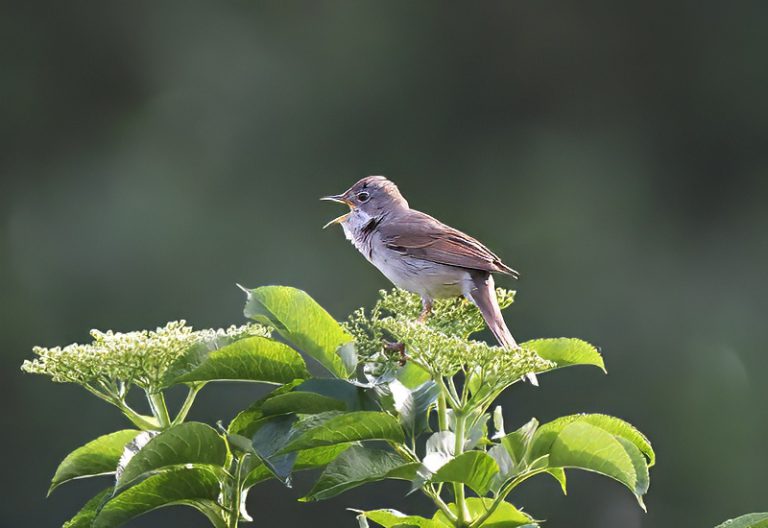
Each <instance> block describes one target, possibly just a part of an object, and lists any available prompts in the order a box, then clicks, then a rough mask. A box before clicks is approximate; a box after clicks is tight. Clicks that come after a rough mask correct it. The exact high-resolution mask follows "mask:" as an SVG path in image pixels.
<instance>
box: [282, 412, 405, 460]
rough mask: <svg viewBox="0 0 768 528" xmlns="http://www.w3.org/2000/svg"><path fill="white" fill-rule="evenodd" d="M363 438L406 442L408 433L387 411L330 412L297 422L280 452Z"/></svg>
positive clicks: (355, 440)
mask: <svg viewBox="0 0 768 528" xmlns="http://www.w3.org/2000/svg"><path fill="white" fill-rule="evenodd" d="M362 440H390V441H393V442H403V441H404V440H405V437H404V435H403V430H402V428H401V427H400V424H399V423H398V421H397V420H396V419H395V418H393V417H392V416H390V415H388V414H386V413H382V412H375V411H355V412H348V413H337V412H328V413H322V414H317V415H313V416H310V417H308V418H307V419H304V420H301V421H300V422H299V423H298V424H297V428H296V436H295V437H294V438H293V439H292V440H291V441H290V442H289V443H288V445H286V446H285V447H284V448H283V449H282V450H281V451H280V452H281V453H288V452H291V451H297V450H300V449H309V448H313V447H320V446H328V445H333V444H341V443H348V442H357V441H362Z"/></svg>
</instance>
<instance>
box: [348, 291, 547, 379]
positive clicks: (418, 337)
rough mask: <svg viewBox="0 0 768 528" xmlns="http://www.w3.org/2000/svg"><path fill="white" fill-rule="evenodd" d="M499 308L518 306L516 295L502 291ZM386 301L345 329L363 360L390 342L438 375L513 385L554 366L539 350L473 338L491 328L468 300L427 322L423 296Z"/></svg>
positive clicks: (439, 306)
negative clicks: (472, 375) (471, 375)
mask: <svg viewBox="0 0 768 528" xmlns="http://www.w3.org/2000/svg"><path fill="white" fill-rule="evenodd" d="M496 293H497V298H498V300H499V305H500V307H502V308H505V307H507V306H509V305H510V304H512V301H513V300H514V292H513V291H509V290H503V289H501V288H499V289H497V292H496ZM379 294H380V296H381V298H380V300H379V301H378V302H377V303H376V304H375V305H374V307H373V308H372V309H371V311H370V314H367V313H366V312H365V310H364V309H362V308H361V309H359V310H357V311H355V312H354V313H353V314H352V315H351V316H350V318H349V319H348V321H347V322H346V324H345V326H346V329H347V330H348V331H349V332H350V333H351V334H352V335H353V336H354V337H355V345H356V347H357V351H358V354H359V355H360V357H361V358H371V357H378V356H379V355H380V354H381V352H382V349H383V346H384V343H385V341H389V342H395V341H396V342H401V343H403V344H404V345H405V352H406V354H407V355H408V357H409V358H410V360H412V361H414V362H416V363H418V364H420V365H422V366H423V367H424V368H426V369H427V370H429V371H431V372H433V373H434V374H436V375H440V376H445V377H450V376H454V375H455V374H457V373H458V372H459V371H461V370H463V371H464V372H479V373H482V378H483V379H484V380H486V381H487V382H489V383H492V384H494V385H500V386H501V385H507V384H509V383H512V382H514V381H516V380H518V379H519V378H520V377H522V376H524V375H525V374H527V373H530V372H541V371H543V370H547V369H549V368H552V367H554V364H553V363H552V362H550V361H547V360H545V359H543V358H541V357H540V356H538V355H537V354H536V353H535V352H533V351H531V350H526V349H522V348H516V349H510V348H503V347H497V346H490V345H488V344H486V343H483V342H481V341H475V340H472V339H469V336H470V335H472V334H473V333H475V332H478V331H480V330H483V329H484V328H485V322H484V321H483V317H482V315H481V314H480V311H479V310H478V309H477V307H475V306H474V305H473V304H472V303H470V302H468V301H466V300H465V299H463V298H456V299H446V300H439V301H436V302H435V303H434V306H433V308H432V313H431V314H430V315H429V317H428V318H427V320H426V322H425V323H421V322H419V321H417V318H418V316H419V313H420V312H421V309H422V307H421V300H420V298H419V296H418V295H415V294H412V293H408V292H405V291H403V290H392V291H384V290H382V291H380V292H379Z"/></svg>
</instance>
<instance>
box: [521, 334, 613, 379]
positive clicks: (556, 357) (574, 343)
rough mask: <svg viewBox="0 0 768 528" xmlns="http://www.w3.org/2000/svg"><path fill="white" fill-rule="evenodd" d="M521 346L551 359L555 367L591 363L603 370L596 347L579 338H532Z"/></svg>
mask: <svg viewBox="0 0 768 528" xmlns="http://www.w3.org/2000/svg"><path fill="white" fill-rule="evenodd" d="M520 346H521V347H523V348H525V349H528V350H533V351H534V352H536V353H537V354H538V355H539V356H541V357H542V358H544V359H547V360H549V361H553V362H554V363H555V364H556V365H557V366H556V367H555V368H562V367H570V366H572V365H593V366H595V367H598V368H600V369H602V370H603V371H605V363H604V362H603V357H602V356H601V355H600V352H598V351H597V348H596V347H595V346H593V345H591V344H589V343H587V342H586V341H582V340H581V339H574V338H567V337H558V338H551V339H534V340H532V341H526V342H525V343H521V344H520Z"/></svg>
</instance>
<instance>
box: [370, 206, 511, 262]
mask: <svg viewBox="0 0 768 528" xmlns="http://www.w3.org/2000/svg"><path fill="white" fill-rule="evenodd" d="M378 231H379V233H380V235H381V238H382V241H383V242H384V244H385V245H386V246H387V247H388V248H390V249H392V250H394V251H397V252H399V253H402V254H404V255H408V256H410V257H414V258H419V259H422V260H429V261H431V262H437V263H439V264H447V265H449V266H458V267H460V268H467V269H475V270H481V271H488V272H493V273H506V274H508V275H512V276H514V277H517V272H516V271H515V270H513V269H512V268H510V267H509V266H507V265H506V264H504V263H503V262H502V261H501V259H500V258H499V257H498V256H496V255H495V254H494V253H493V252H492V251H491V250H490V249H488V248H487V247H485V246H484V245H483V244H481V243H480V242H478V241H477V240H475V239H474V238H472V237H471V236H469V235H467V234H465V233H462V232H461V231H459V230H457V229H453V228H452V227H448V226H447V225H445V224H443V223H441V222H439V221H438V220H436V219H434V218H432V217H431V216H429V215H427V214H424V213H421V212H418V211H414V210H409V211H408V212H407V213H406V214H402V215H398V216H397V217H395V218H391V219H390V220H389V221H388V222H382V224H381V225H380V226H379V229H378Z"/></svg>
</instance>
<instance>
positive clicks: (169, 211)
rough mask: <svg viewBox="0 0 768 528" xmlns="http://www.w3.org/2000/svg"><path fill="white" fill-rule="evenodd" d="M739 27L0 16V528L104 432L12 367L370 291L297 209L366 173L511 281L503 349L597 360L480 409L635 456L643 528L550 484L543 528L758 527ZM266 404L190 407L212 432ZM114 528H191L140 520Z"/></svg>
mask: <svg viewBox="0 0 768 528" xmlns="http://www.w3.org/2000/svg"><path fill="white" fill-rule="evenodd" d="M767 35H768V4H766V3H765V2H760V1H752V2H750V1H744V2H724V3H718V2H695V1H680V0H673V1H666V2H651V3H649V2H637V3H624V2H558V1H552V2H481V3H456V2H405V1H404V2H369V1H360V2H341V1H336V2H284V1H273V2H245V1H231V2H151V1H138V2H130V3H125V2H116V1H108V0H105V1H99V2H86V1H77V0H71V1H67V2H55V1H48V2H4V3H3V5H2V12H1V13H0V43H1V44H0V175H1V176H0V178H1V179H0V186H1V187H0V293H1V297H0V298H1V299H2V301H1V303H0V325H1V326H2V329H1V330H2V331H1V333H0V341H1V343H0V344H1V345H2V346H1V347H0V350H1V351H2V356H1V358H0V359H1V360H2V368H1V369H0V387H1V389H0V390H1V391H2V415H3V420H2V421H3V432H2V434H0V442H2V453H3V470H2V478H1V481H2V488H3V489H2V500H0V526H3V527H17V526H35V527H44V526H56V525H58V524H60V523H61V522H62V521H63V520H65V519H66V518H68V516H70V515H71V514H73V513H74V511H76V510H77V509H78V507H79V506H80V504H82V502H84V500H85V499H86V498H88V497H90V494H91V493H93V492H95V491H96V490H98V489H101V488H102V487H103V485H104V484H105V483H104V481H101V482H87V481H81V482H77V483H72V484H69V485H67V486H65V487H63V488H61V489H60V490H58V491H57V492H56V493H55V494H54V495H53V496H52V497H51V498H49V499H45V492H46V487H47V484H48V479H49V478H50V476H51V475H52V473H53V470H54V469H55V467H56V465H57V463H58V462H59V460H60V459H61V458H62V457H63V456H64V455H65V454H66V453H68V452H69V451H70V450H72V449H73V448H75V447H76V446H78V445H80V444H82V443H84V442H85V441H87V440H89V439H91V438H92V437H94V436H96V435H98V434H103V433H106V432H109V431H111V430H114V429H115V428H120V427H123V426H125V425H126V423H124V421H123V419H122V418H121V416H119V415H118V413H117V412H116V411H115V410H113V409H112V408H110V407H108V406H106V405H105V404H103V403H102V402H100V401H97V400H96V399H95V398H93V397H91V396H90V395H88V394H87V393H85V392H84V391H82V390H81V389H79V388H78V387H73V386H66V385H59V384H52V383H50V382H49V381H48V380H47V379H43V378H38V377H33V376H29V375H23V374H22V373H21V372H19V365H20V363H21V362H22V360H23V359H25V358H28V357H30V355H31V348H32V346H33V345H35V344H41V345H49V346H53V345H56V344H66V343H69V342H72V341H78V340H79V341H82V340H85V339H87V338H88V334H87V332H88V330H89V329H90V328H93V327H96V328H102V329H106V328H114V329H117V330H130V329H136V328H146V327H154V326H156V325H160V324H163V323H164V322H165V321H167V320H170V319H177V318H181V317H184V318H186V319H187V320H188V321H190V322H191V323H192V324H194V325H196V326H199V327H205V326H220V325H225V326H226V325H229V324H231V323H240V322H241V321H242V320H243V319H242V312H241V309H242V305H243V301H244V299H243V296H242V293H241V292H240V291H239V290H238V289H237V288H236V287H235V283H236V282H240V283H243V284H246V285H248V286H253V287H255V286H258V285H262V284H273V283H279V284H287V285H293V286H297V287H300V288H303V289H306V290H307V291H308V292H310V293H311V294H312V295H313V296H314V297H315V298H316V299H317V300H318V301H319V302H321V303H322V304H323V305H324V306H326V307H327V308H328V309H329V310H330V311H331V312H332V313H333V314H334V315H335V316H336V317H338V318H344V317H345V316H346V315H347V314H348V313H349V312H350V311H352V310H353V309H354V308H355V307H357V306H359V305H367V304H370V303H372V302H373V300H374V299H375V296H376V291H377V290H378V289H379V288H382V287H387V286H388V284H387V282H386V280H385V279H384V278H383V277H382V276H381V275H380V274H379V273H378V272H377V271H376V270H375V269H374V268H373V267H372V266H370V265H369V264H367V263H366V262H365V261H364V260H363V259H362V258H361V256H360V255H359V254H358V253H357V252H356V251H355V250H354V249H353V248H352V247H351V246H350V245H349V244H348V243H347V242H346V241H345V240H344V237H343V236H342V234H341V232H340V230H338V229H336V230H327V231H321V229H320V227H321V226H322V225H323V224H324V223H325V222H326V221H327V220H328V219H330V218H332V217H334V216H336V215H337V214H340V212H341V210H340V209H339V208H338V207H337V206H334V205H333V204H328V203H324V202H319V201H318V200H317V199H318V198H319V197H320V196H322V195H325V194H330V193H336V192H340V191H343V190H344V189H346V188H347V187H348V186H349V185H350V184H352V183H353V182H354V181H356V180H357V179H358V178H360V177H362V176H365V175H369V174H385V175H387V176H389V177H390V178H392V179H393V180H394V181H396V182H397V183H398V184H399V185H400V188H401V190H402V191H403V193H404V194H405V196H406V197H407V198H408V199H409V200H410V202H411V205H412V206H414V207H416V208H419V209H423V210H426V211H428V212H430V213H431V214H433V215H435V216H437V217H439V218H441V219H442V220H444V221H446V222H447V223H449V224H452V225H454V226H456V227H458V228H461V229H463V230H465V231H467V232H469V233H470V234H473V235H475V236H477V237H478V238H480V239H481V240H483V241H484V242H486V243H487V244H488V245H489V246H490V247H491V248H493V249H494V250H495V251H496V252H497V253H499V254H500V255H501V256H502V257H503V258H504V259H505V260H506V261H507V262H508V263H509V264H510V265H512V266H514V267H515V268H516V269H518V270H520V271H521V273H522V278H521V279H520V280H519V281H517V282H513V281H509V280H505V279H501V280H500V283H501V284H502V285H504V286H507V287H514V288H516V289H517V290H518V293H519V296H518V302H517V303H516V304H515V305H514V306H513V307H512V308H510V309H509V310H508V311H507V312H506V318H507V321H508V323H509V324H510V326H511V328H512V330H513V333H515V335H516V336H517V337H518V338H519V339H526V338H532V337H540V336H561V335H562V336H578V337H582V338H585V339H588V340H590V341H592V342H594V343H596V344H598V345H599V346H600V347H601V349H602V351H603V352H604V355H605V359H606V362H607V366H608V369H609V375H608V376H604V375H602V374H601V373H600V372H599V371H597V370H596V369H592V370H590V369H581V370H579V369H570V370H565V371H561V372H557V373H555V374H552V375H550V376H546V377H544V378H543V379H542V380H541V381H542V383H541V385H542V386H541V388H539V389H535V388H533V387H531V386H529V385H525V386H522V385H521V386H519V387H516V388H515V389H513V390H512V391H510V392H509V393H508V394H507V395H506V396H505V397H504V398H503V402H502V403H503V404H504V405H505V408H506V414H507V423H508V425H509V426H510V427H511V425H514V424H518V423H522V422H523V421H525V420H527V419H528V418H529V417H531V416H536V417H538V418H539V419H540V420H547V419H551V418H554V417H556V416H559V415H562V414H566V413H572V412H577V411H591V412H596V411H602V412H608V413H612V414H615V415H618V416H620V417H622V418H624V419H627V420H629V421H630V422H632V423H634V424H636V425H637V426H638V427H639V428H640V429H641V430H642V431H644V432H646V433H647V434H648V435H649V436H650V438H651V439H652V441H653V442H654V445H655V448H656V449H657V452H658V459H659V462H658V465H657V467H655V468H654V469H653V471H652V475H651V477H652V478H651V489H650V493H649V495H648V496H647V505H648V513H647V514H644V513H642V512H641V510H640V509H639V508H638V507H637V505H636V504H635V503H634V500H633V498H632V496H631V494H630V493H628V492H627V491H626V490H625V489H623V488H622V487H621V486H620V485H618V484H616V483H615V482H612V481H609V480H607V479H604V478H601V477H597V476H593V475H590V474H577V473H572V475H571V477H570V478H569V481H570V482H569V484H570V486H569V496H568V497H563V496H562V495H561V494H560V492H559V490H558V489H557V488H556V486H555V485H553V484H552V483H550V482H549V481H548V480H545V479H543V480H541V481H534V482H533V483H532V484H531V485H530V486H529V487H527V488H523V489H522V491H521V492H520V493H519V494H517V495H515V496H514V497H513V498H514V499H515V501H516V502H517V503H518V504H523V505H525V506H526V508H527V510H528V511H530V512H532V513H533V514H535V515H536V516H538V517H539V518H546V519H548V520H549V522H548V523H547V525H548V526H552V527H594V528H615V527H623V528H636V527H644V528H645V527H654V528H666V527H668V528H671V527H681V526H691V527H699V526H701V527H708V526H713V525H715V524H717V523H718V522H720V521H722V520H724V519H726V518H728V517H731V516H734V515H737V514H739V513H745V512H748V511H755V510H764V509H765V508H768V494H767V493H766V487H765V480H764V477H765V475H766V473H768V453H767V452H766V438H767V437H768V413H767V412H766V397H767V396H768V389H766V383H765V372H766V369H767V368H768V354H766V346H765V343H766V337H765V333H766V313H768V280H766V266H767V265H768V236H767V235H766V230H767V229H768V207H766V203H767V202H766V198H768V192H767V191H768V148H766V147H767V146H768V145H766V138H767V137H768V104H766V93H768V61H766V53H768V44H767V42H768V41H767V40H766V36H767ZM263 392H264V388H262V387H258V386H249V385H225V386H221V385H220V386H216V387H209V388H208V389H206V391H205V392H204V393H203V395H202V396H201V397H200V398H199V399H198V402H199V403H198V405H197V407H196V408H195V409H194V411H193V414H192V418H193V419H198V420H203V421H207V422H209V423H212V422H215V421H216V420H218V419H222V420H224V421H227V420H229V419H230V418H231V417H232V416H233V415H234V413H235V412H236V411H237V410H238V409H240V408H242V407H244V406H246V405H247V404H249V403H250V402H251V401H252V400H254V399H256V397H258V396H259V395H260V394H262V393H263ZM308 486H309V480H308V479H307V478H306V477H301V478H299V479H298V480H297V482H296V484H295V487H294V489H292V490H285V489H282V488H281V487H280V486H279V485H278V484H267V485H262V486H260V487H256V488H254V490H253V491H252V493H251V497H250V499H249V506H250V510H251V511H252V513H253V514H254V515H255V516H256V517H257V518H261V519H263V521H262V523H261V525H262V526H274V525H277V523H280V526H283V527H285V528H288V527H299V526H307V525H308V524H307V523H308V522H309V523H310V524H311V525H312V526H349V527H353V526H355V525H356V523H355V520H354V516H353V514H351V513H350V512H347V511H345V508H346V507H357V508H374V507H382V506H395V507H398V508H400V509H403V510H406V511H409V512H411V513H427V511H428V506H429V505H428V504H427V503H426V502H425V501H424V500H422V499H420V498H418V497H416V496H411V497H408V498H404V493H405V491H406V490H407V488H406V486H405V484H402V483H385V484H380V485H373V486H369V487H366V488H361V489H359V490H357V491H354V492H350V493H347V494H345V495H342V496H340V497H338V498H336V499H334V500H331V501H328V502H324V503H315V504H298V503H296V502H295V498H297V497H299V496H301V494H302V492H303V491H306V490H307V489H308ZM129 526H132V527H161V526H162V527H175V526H185V527H198V526H199V527H202V526H205V523H204V521H203V519H202V518H201V517H198V516H197V514H196V513H195V512H193V511H191V510H189V511H188V510H185V509H183V508H176V509H168V510H161V511H158V512H154V513H152V514H150V515H148V516H145V517H141V518H139V519H137V520H135V521H133V522H132V523H129Z"/></svg>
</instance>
